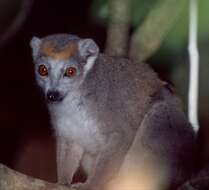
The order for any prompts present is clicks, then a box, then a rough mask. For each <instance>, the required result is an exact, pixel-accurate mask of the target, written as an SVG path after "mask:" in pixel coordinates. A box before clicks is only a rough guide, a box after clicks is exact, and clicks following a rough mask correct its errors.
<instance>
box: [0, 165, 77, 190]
mask: <svg viewBox="0 0 209 190" xmlns="http://www.w3.org/2000/svg"><path fill="white" fill-rule="evenodd" d="M0 189H1V190H75V189H74V188H68V187H66V186H62V185H58V184H53V183H49V182H46V181H43V180H40V179H35V178H32V177H29V176H26V175H24V174H21V173H19V172H17V171H14V170H12V169H10V168H8V167H6V166H4V165H2V164H0Z"/></svg>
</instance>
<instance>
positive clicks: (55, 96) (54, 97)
mask: <svg viewBox="0 0 209 190" xmlns="http://www.w3.org/2000/svg"><path fill="white" fill-rule="evenodd" d="M47 99H48V101H50V102H57V101H61V100H62V98H61V95H60V93H59V92H58V91H49V92H48V93H47Z"/></svg>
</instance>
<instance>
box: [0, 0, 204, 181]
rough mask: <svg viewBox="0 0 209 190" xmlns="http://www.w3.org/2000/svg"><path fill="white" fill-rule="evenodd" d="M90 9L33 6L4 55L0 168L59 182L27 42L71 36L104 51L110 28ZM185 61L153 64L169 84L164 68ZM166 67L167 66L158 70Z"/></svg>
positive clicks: (84, 4)
mask: <svg viewBox="0 0 209 190" xmlns="http://www.w3.org/2000/svg"><path fill="white" fill-rule="evenodd" d="M91 3H92V2H91V1H90V0H85V1H84V0H76V1H70V0H60V1H57V0H35V1H34V4H33V7H32V10H31V11H30V14H29V15H28V17H27V20H26V22H25V23H24V25H23V27H22V28H21V29H20V31H18V32H17V33H16V35H15V36H14V37H13V38H12V39H11V40H10V41H9V42H7V43H6V45H5V46H4V47H2V48H1V49H0V62H1V66H0V149H1V153H0V162H1V163H4V164H6V165H8V166H10V167H12V168H14V169H16V170H18V171H21V172H23V173H26V174H29V175H32V176H34V177H38V178H42V179H45V180H49V181H56V170H55V167H56V166H55V139H54V136H53V131H52V129H51V126H50V123H49V117H48V113H47V109H46V106H45V104H44V102H43V100H42V98H41V96H40V94H39V92H38V89H37V88H36V84H35V80H34V73H33V63H32V58H31V49H30V47H29V42H30V40H31V38H32V36H38V37H43V36H45V35H49V34H52V33H71V34H77V35H79V36H80V37H90V38H93V39H94V40H95V41H96V42H97V44H98V45H99V46H100V48H101V50H102V51H103V49H104V45H105V39H106V28H105V26H104V25H100V24H98V23H96V22H94V21H92V20H91V19H90V16H89V15H90V8H91ZM182 55H183V57H185V55H186V51H185V50H184V51H183V52H181V53H180V55H179V52H173V53H168V54H166V55H164V54H163V55H162V54H161V55H158V56H155V57H153V58H151V59H150V60H149V62H150V63H152V65H153V66H154V69H155V70H156V71H158V73H159V75H160V76H161V78H163V79H166V80H170V77H169V74H170V68H169V67H167V66H165V65H166V64H167V62H172V61H171V60H173V58H174V57H175V58H176V57H177V58H178V59H179V60H182V58H179V57H181V56H182ZM159 57H160V58H159ZM175 60H176V59H175ZM162 61H163V62H164V64H161V65H160V64H158V63H159V62H162ZM201 125H202V128H204V126H207V121H205V120H202V121H201ZM207 134H208V133H205V131H204V133H203V134H202V135H201V138H200V139H201V143H200V144H201V151H200V152H199V154H200V155H199V158H200V159H199V162H200V163H201V164H200V165H204V163H205V162H206V161H207V160H208V159H207V158H208V156H207V155H208V154H207V150H208V149H207V143H205V142H206V141H207ZM203 137H204V138H203ZM203 144H204V146H203Z"/></svg>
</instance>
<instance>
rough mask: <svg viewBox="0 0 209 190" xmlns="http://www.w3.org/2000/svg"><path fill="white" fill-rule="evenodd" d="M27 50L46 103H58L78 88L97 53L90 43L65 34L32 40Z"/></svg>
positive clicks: (96, 48) (96, 49)
mask: <svg viewBox="0 0 209 190" xmlns="http://www.w3.org/2000/svg"><path fill="white" fill-rule="evenodd" d="M31 47H32V49H33V60H34V63H35V76H36V81H37V83H38V85H39V86H40V87H41V89H42V91H43V93H44V95H45V97H46V98H47V100H48V102H60V101H62V100H63V99H64V98H65V97H66V96H67V95H68V94H69V93H72V92H73V91H75V90H76V89H77V88H79V86H80V85H81V83H82V82H83V80H84V78H85V76H86V74H87V72H88V71H89V70H90V69H91V67H92V66H93V64H94V62H95V59H96V57H97V55H98V52H99V49H98V47H97V45H96V44H95V42H94V41H93V40H91V39H84V40H82V39H80V38H78V37H77V36H72V35H67V34H66V35H65V34H63V35H60V34H59V35H52V36H48V37H46V38H43V39H39V38H36V37H34V38H33V39H32V41H31Z"/></svg>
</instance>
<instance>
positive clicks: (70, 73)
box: [65, 67, 76, 77]
mask: <svg viewBox="0 0 209 190" xmlns="http://www.w3.org/2000/svg"><path fill="white" fill-rule="evenodd" d="M75 74H76V68H74V67H68V68H67V69H66V70H65V76H66V77H73V76H75Z"/></svg>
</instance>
